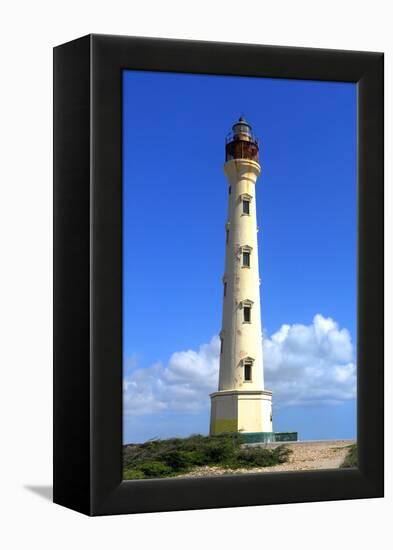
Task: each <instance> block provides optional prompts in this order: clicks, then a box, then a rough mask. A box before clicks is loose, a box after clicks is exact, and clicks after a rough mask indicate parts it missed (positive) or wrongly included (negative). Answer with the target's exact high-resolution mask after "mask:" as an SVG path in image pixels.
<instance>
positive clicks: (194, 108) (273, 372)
mask: <svg viewBox="0 0 393 550" xmlns="http://www.w3.org/2000/svg"><path fill="white" fill-rule="evenodd" d="M123 75H124V76H123V79H124V80H123V183H124V200H123V208H124V222H123V223H124V232H123V234H124V280H123V295H124V298H123V300H124V323H123V333H124V350H123V355H124V377H125V382H126V384H125V388H126V389H125V392H126V394H127V395H125V414H124V440H125V441H127V442H128V441H142V440H145V439H149V438H151V437H169V436H173V435H188V434H189V433H195V432H200V433H207V431H208V419H209V407H208V401H206V399H205V397H206V398H207V394H208V392H209V390H210V388H211V386H212V385H214V380H215V378H214V377H215V376H216V373H215V372H213V371H214V369H216V368H217V364H216V358H215V353H216V343H215V341H214V336H215V335H217V334H218V333H219V331H220V328H221V306H222V302H221V301H222V282H221V277H222V274H223V268H224V250H225V248H224V243H225V231H224V225H225V221H226V219H225V216H226V206H227V204H226V202H227V184H226V181H225V177H224V174H223V163H224V144H225V136H226V134H227V132H228V131H229V130H230V128H231V125H232V124H233V122H235V121H236V120H237V119H238V117H239V116H240V115H241V114H243V115H245V117H246V118H247V120H249V122H250V123H251V124H252V126H253V129H254V132H255V133H256V135H257V136H258V137H259V140H260V162H261V164H262V176H261V178H260V179H259V180H258V183H257V215H258V224H259V226H260V232H259V256H260V273H261V278H262V285H261V305H262V323H263V327H264V331H265V338H266V341H267V344H270V343H271V344H272V345H273V343H274V341H273V339H272V340H270V339H271V338H272V335H273V334H277V333H279V331H280V329H281V327H282V325H288V326H289V327H292V328H291V330H290V332H289V336H288V338H287V340H286V348H285V350H284V351H285V353H286V354H287V355H285V357H287V359H285V361H286V362H285V366H286V367H287V366H288V368H289V367H290V365H291V363H290V359H288V357H289V355H288V354H289V353H291V354H292V355H293V353H292V352H291V350H290V349H289V347H290V346H292V348H291V349H292V351H293V350H294V349H295V348H296V350H297V351H296V353H301V354H302V355H301V357H302V358H304V364H302V369H303V370H301V371H298V374H297V373H296V372H295V371H294V370H291V371H288V372H287V373H286V376H288V377H289V378H290V377H291V376H293V380H295V378H296V376H303V377H305V374H304V373H305V372H308V371H307V368H314V367H315V365H316V364H317V363H318V365H319V367H318V369H319V370H318V373H319V375H320V373H321V369H325V371H326V372H325V371H324V373H323V376H322V378H318V377H317V376H315V380H314V381H313V387H312V388H311V390H310V393H309V394H308V393H307V391H306V389H307V388H306V384H307V383H308V382H307V380H305V382H304V384H305V386H304V394H303V395H304V396H306V395H313V396H314V397H313V399H312V400H307V399H306V398H305V397H304V398H303V397H301V396H299V398H298V399H297V400H292V399H291V398H290V396H289V395H288V392H287V393H285V392H284V393H283V392H282V391H281V390H280V388H279V386H280V382H281V381H280V377H279V372H277V370H278V371H280V372H282V373H284V372H286V371H285V370H284V369H283V368H280V365H278V366H277V365H276V366H274V365H272V364H271V361H270V359H269V361H270V362H269V365H268V371H269V372H267V373H266V376H265V377H266V387H268V381H269V376H270V381H271V384H273V386H275V385H277V399H276V400H275V394H274V393H273V405H274V429H275V430H276V431H286V430H297V431H299V434H300V436H301V437H302V438H303V439H318V438H336V437H337V438H338V437H346V438H347V437H348V438H349V437H355V435H356V421H355V416H356V415H355V409H356V405H355V400H354V396H353V392H352V393H351V391H352V390H351V388H352V386H353V385H354V376H353V372H352V370H351V372H350V369H351V368H352V367H348V365H349V364H351V365H352V364H354V363H355V362H356V357H355V349H356V86H355V85H354V84H348V83H332V82H328V83H325V82H316V81H300V80H284V79H282V80H281V79H262V78H245V77H228V76H207V75H190V74H176V73H149V72H142V71H140V72H138V71H124V73H123ZM318 314H319V315H320V316H321V318H320V317H317V318H316V317H315V316H316V315H318ZM321 319H322V320H321ZM323 319H330V320H331V322H330V323H329V322H328V323H326V322H324V321H323ZM298 326H299V327H304V329H301V330H303V333H306V334H307V335H309V336H310V338H308V339H307V342H311V341H312V342H314V343H313V344H312V345H313V346H314V347H313V350H312V353H311V351H310V349H303V348H302V349H301V350H300V351H299V346H298V342H297V343H296V345H295V344H294V342H295V340H296V338H297V337H298V335H299V334H300V332H301V330H300V329H299V330H300V332H299V330H297V329H296V327H298ZM318 327H319V328H320V327H322V328H323V331H324V336H323V343H321V342H322V340H321V338H320V337H319V335H320V330H319V328H318ZM292 329H293V330H292ZM325 329H326V330H325ZM280 334H281V333H280ZM212 338H213V340H212ZM337 342H338V343H337ZM351 342H352V347H351V349H350V343H351ZM204 345H205V346H210V347H206V348H201V346H204ZM310 345H311V344H310ZM340 346H341V347H340ZM338 348H339V349H338ZM326 349H328V352H326ZM281 351H282V350H280V353H281ZM188 352H189V353H188ZM179 353H180V354H182V353H183V355H178V354H179ZM324 353H326V354H327V355H326V356H324V355H323V354H324ZM174 354H175V355H174ZM292 355H291V357H292ZM267 356H268V357H269V350H268V353H267ZM283 357H284V355H283ZM299 357H300V356H298V359H299ZM283 360H284V359H283ZM302 360H303V359H302ZM299 361H300V359H299ZM299 361H297V363H296V364H298V363H299ZM307 362H308V363H307ZM294 368H295V367H294ZM204 369H206V371H205V370H204ZM269 369H270V370H269ZM265 370H266V367H265ZM179 373H181V376H180V374H179ZM201 373H204V374H205V376H204V379H203V380H202V379H201ZM269 373H270V375H269ZM314 374H315V373H314ZM319 375H318V376H319ZM187 376H189V380H188V381H187ZM195 377H199V378H198V381H197V382H196V383H195V388H196V387H198V388H199V390H198V391H195V392H194V394H192V391H191V390H193V388H192V380H195V379H196V378H195ZM207 378H209V380H210V381H209V383H207V382H206V385H204V384H205V382H204V380H205V379H207ZM317 380H320V383H321V387H322V385H324V387H325V388H326V391H325V392H322V394H321V392H319V391H318V387H317V385H316V384H317V382H316V381H317ZM176 381H178V385H176V384H177V382H176ZM190 388H191V390H190ZM213 389H214V388H213ZM269 389H272V390H273V392H274V391H275V388H274V387H273V388H271V387H269ZM183 390H184V391H183ZM185 390H187V391H188V390H190V391H191V394H190V398H189V399H188V403H186V404H184V406H183V405H181V403H182V398H181V395H185ZM205 390H206V392H205ZM344 390H345V391H344ZM280 391H281V393H280ZM204 392H205V393H206V396H205V393H204ZM319 394H321V395H322V397H321V399H320V400H318V395H319ZM169 395H170V396H171V397H166V396H169ZM280 396H281V397H280ZM157 400H158V401H159V403H158V404H157ZM138 403H140V405H138ZM184 403H185V401H184ZM149 404H151V408H150V409H149V406H150V405H149Z"/></svg>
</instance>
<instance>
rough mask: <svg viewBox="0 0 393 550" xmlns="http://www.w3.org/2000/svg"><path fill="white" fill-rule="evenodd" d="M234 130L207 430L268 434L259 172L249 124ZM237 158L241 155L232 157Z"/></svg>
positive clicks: (269, 412) (227, 168)
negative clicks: (216, 366)
mask: <svg viewBox="0 0 393 550" xmlns="http://www.w3.org/2000/svg"><path fill="white" fill-rule="evenodd" d="M236 127H241V128H244V127H245V133H243V134H242V133H238V132H237V133H236V132H235V133H234V137H233V138H232V139H231V141H230V142H229V143H228V144H227V147H226V162H225V165H224V172H225V175H226V177H227V181H228V191H229V192H228V210H227V222H226V226H225V231H226V243H225V247H226V253H225V270H224V276H223V287H224V291H223V295H224V296H223V313H222V330H221V333H220V338H221V353H220V373H219V384H218V391H217V392H215V393H213V394H212V395H211V422H210V433H211V434H213V435H214V434H219V433H222V432H232V431H244V432H272V429H273V428H272V404H271V403H272V394H271V392H269V391H267V390H265V389H264V378H263V351H262V326H261V311H260V277H259V259H258V227H257V209H256V182H257V179H258V177H259V176H260V174H261V167H260V165H259V162H258V144H257V142H256V141H255V140H253V136H252V134H251V127H250V126H249V125H248V124H245V125H244V126H243V123H242V122H240V121H239V123H237V124H235V125H234V127H233V128H234V130H235V129H236ZM237 157H240V158H237Z"/></svg>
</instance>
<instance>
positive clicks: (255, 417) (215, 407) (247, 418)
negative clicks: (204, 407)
mask: <svg viewBox="0 0 393 550" xmlns="http://www.w3.org/2000/svg"><path fill="white" fill-rule="evenodd" d="M210 398H211V415H210V435H219V434H222V433H228V432H241V433H255V432H269V433H271V432H272V431H273V425H272V392H270V391H267V390H259V391H258V390H223V391H218V392H215V393H212V394H211V395H210Z"/></svg>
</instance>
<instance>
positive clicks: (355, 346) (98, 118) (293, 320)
mask: <svg viewBox="0 0 393 550" xmlns="http://www.w3.org/2000/svg"><path fill="white" fill-rule="evenodd" d="M54 247H55V248H54V501H55V502H56V503H58V504H62V505H64V506H67V507H70V508H72V509H75V510H77V511H80V512H83V513H85V514H88V515H105V514H119V513H136V512H152V511H165V510H183V509H197V508H213V507H226V506H246V505H255V504H272V503H290V502H304V501H320V500H337V499H350V498H367V497H380V496H383V55H382V54H380V53H371V52H353V51H337V50H317V49H307V48H284V47H276V46H259V45H245V44H229V43H228V44H227V43H210V42H194V41H184V40H163V39H152V38H135V37H122V36H109V35H108V36H106V35H89V36H86V37H83V38H80V39H77V40H74V41H72V42H69V43H67V44H64V45H61V46H58V47H56V48H55V50H54Z"/></svg>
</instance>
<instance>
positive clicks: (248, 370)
mask: <svg viewBox="0 0 393 550" xmlns="http://www.w3.org/2000/svg"><path fill="white" fill-rule="evenodd" d="M251 371H252V362H251V361H245V362H244V380H245V381H246V382H251V380H252V376H251V374H252V373H251Z"/></svg>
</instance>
